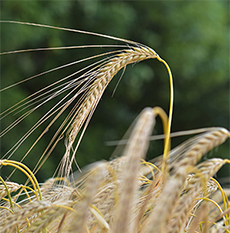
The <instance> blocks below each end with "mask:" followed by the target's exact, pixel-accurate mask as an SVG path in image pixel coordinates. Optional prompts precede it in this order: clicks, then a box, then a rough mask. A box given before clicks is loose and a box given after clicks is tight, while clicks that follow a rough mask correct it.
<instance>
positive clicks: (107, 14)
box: [1, 1, 230, 182]
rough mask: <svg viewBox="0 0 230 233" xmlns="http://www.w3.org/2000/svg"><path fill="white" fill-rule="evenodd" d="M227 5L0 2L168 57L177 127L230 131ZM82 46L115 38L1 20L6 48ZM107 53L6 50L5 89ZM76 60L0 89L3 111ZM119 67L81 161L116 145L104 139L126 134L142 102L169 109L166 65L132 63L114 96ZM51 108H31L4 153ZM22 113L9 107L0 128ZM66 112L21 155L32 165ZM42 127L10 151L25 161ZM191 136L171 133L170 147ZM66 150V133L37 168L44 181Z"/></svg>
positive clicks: (7, 12)
mask: <svg viewBox="0 0 230 233" xmlns="http://www.w3.org/2000/svg"><path fill="white" fill-rule="evenodd" d="M229 10H230V7H229V2H228V1H1V20H14V21H23V22H31V23H40V24H48V25H53V26H60V27H67V28H73V29H81V30H86V31H92V32H98V33H103V34H108V35H113V36H116V37H121V38H125V39H130V40H133V41H137V42H140V43H143V44H146V45H147V46H149V47H151V48H153V49H154V50H155V51H157V53H159V54H160V56H161V57H162V58H163V59H165V60H166V61H167V62H168V64H169V65H170V67H171V70H172V73H173V77H174V88H175V103H174V113H173V122H172V131H182V130H188V129H197V128H203V127H212V126H221V127H225V128H228V129H230V122H229V106H230V105H229V99H230V97H229V88H230V84H229V80H230V79H229V64H230V63H229V54H230V50H229V23H230V22H229V19H230V17H229V12H230V11H229ZM86 44H118V42H116V41H111V40H105V39H103V38H99V37H92V36H89V35H81V34H78V33H73V32H66V31H62V30H53V29H47V28H39V27H33V26H26V25H19V24H12V23H1V52H5V51H14V50H19V49H30V48H43V47H57V46H72V45H86ZM104 51H105V50H100V49H91V48H88V49H78V50H77V49H72V50H58V51H57V50H56V51H46V52H38V51H37V52H27V53H19V54H9V55H2V56H1V88H4V87H6V86H8V85H11V84H13V83H15V82H18V81H20V80H23V79H25V78H28V77H30V76H33V75H35V74H38V73H40V72H43V71H46V70H48V69H52V68H54V67H57V66H60V65H63V64H66V63H69V62H73V61H76V60H78V59H81V58H83V57H88V56H90V55H92V54H98V53H101V52H104ZM107 51H108V50H107ZM85 65H86V64H83V66H85ZM80 68H81V66H80V65H79V66H71V67H69V68H66V69H63V70H59V71H58V72H52V73H50V74H49V75H45V76H41V77H39V78H36V79H33V80H30V81H28V82H25V83H23V84H21V85H17V86H16V87H14V88H11V89H8V90H6V91H4V92H2V93H1V111H2V112H3V111H4V110H5V109H7V108H9V107H10V106H12V105H13V104H15V103H17V102H18V101H20V100H21V99H23V98H25V97H27V96H28V95H30V94H32V93H34V92H35V91H37V90H39V89H41V88H42V87H45V86H47V85H48V84H50V83H52V82H54V81H57V80H58V79H60V78H63V77H65V76H66V75H69V74H71V73H73V72H75V71H76V70H78V69H80ZM120 75H121V73H119V74H118V75H116V77H115V78H114V79H113V81H112V82H111V83H110V85H109V86H108V88H107V90H106V91H105V93H104V95H103V98H102V100H101V101H100V103H99V106H98V108H97V109H96V112H95V114H94V116H93V118H92V120H91V122H90V124H89V126H88V129H87V131H86V133H85V135H84V137H83V140H82V142H81V145H80V148H79V150H78V153H77V161H78V163H79V165H80V167H84V166H85V165H86V164H89V163H92V162H95V161H98V160H102V159H110V158H111V155H112V154H113V151H114V149H115V147H112V146H107V145H106V142H108V141H113V140H118V139H121V138H122V137H123V135H124V134H125V132H126V131H127V129H128V128H129V126H130V125H131V124H132V122H133V121H134V119H135V118H136V117H137V116H138V114H139V113H140V112H141V110H142V109H143V108H144V107H147V106H150V107H154V106H161V107H162V108H163V109H165V110H166V111H167V112H168V105H169V81H168V76H167V73H166V70H165V68H164V66H163V65H162V64H160V63H159V62H158V61H156V60H149V61H144V62H140V63H138V64H135V65H133V66H129V67H127V69H126V71H125V74H124V76H123V78H122V80H121V82H120V84H119V86H118V88H117V90H116V92H115V94H114V95H113V91H114V89H115V86H116V84H117V82H118V79H119V77H120ZM50 104H54V102H51V103H50ZM51 106H52V105H49V104H48V105H47V106H46V107H44V108H41V109H39V110H38V111H36V112H34V113H33V114H32V115H31V116H30V117H27V118H26V119H25V120H24V121H23V122H20V124H18V125H17V126H16V127H15V128H14V129H13V130H11V131H10V132H9V133H7V134H6V135H4V136H3V137H2V138H1V156H3V155H4V154H5V153H6V152H7V151H8V150H9V149H10V148H11V147H12V146H13V145H14V144H15V142H16V141H17V140H18V139H19V138H20V137H21V136H22V135H24V133H25V132H27V130H28V129H29V128H30V127H31V126H32V125H33V124H34V123H35V122H36V121H37V120H39V119H40V118H41V117H42V116H43V115H44V114H45V112H47V111H48V109H49V108H50V107H51ZM21 114H22V112H18V113H17V114H15V115H14V114H10V115H8V116H7V117H5V118H4V119H2V120H1V130H4V128H5V127H6V126H7V125H9V124H10V123H11V122H12V121H14V120H15V119H17V117H18V116H20V115H21ZM63 119H65V115H63V116H62V117H61V119H60V121H58V122H57V123H56V124H55V125H54V127H51V128H50V129H49V131H48V132H47V133H46V134H45V135H44V137H43V138H42V139H41V140H40V141H39V143H38V144H37V146H36V147H35V148H34V149H33V150H32V151H31V152H30V153H29V155H28V156H27V157H26V159H25V160H24V163H25V164H27V165H28V166H29V167H30V168H31V169H33V167H34V166H35V164H36V162H37V161H38V159H39V157H40V156H41V154H42V153H43V151H44V150H45V148H46V146H47V144H48V142H49V141H50V137H51V136H52V135H53V134H54V133H55V130H56V129H57V127H58V124H60V122H61V121H62V120H63ZM44 127H45V125H42V126H41V127H39V129H38V130H36V131H35V133H33V134H32V135H31V136H30V137H28V139H27V140H25V142H23V143H22V145H21V146H20V147H19V148H18V149H17V150H16V151H15V152H14V153H13V155H12V159H15V160H20V159H21V158H22V157H23V156H24V155H25V153H26V151H27V150H28V148H29V147H30V146H31V145H32V144H33V142H34V141H35V139H36V138H37V137H38V135H39V133H40V132H41V131H42V130H43V129H44ZM153 133H154V134H161V133H162V124H161V122H160V120H157V126H156V128H155V130H154V132H153ZM187 138H188V137H179V138H175V139H173V140H172V146H173V147H174V146H176V145H178V144H179V143H181V142H183V141H184V140H186V139H187ZM229 148H230V147H229V140H228V141H227V142H225V144H224V145H222V146H220V147H218V148H217V149H215V150H213V151H211V152H209V153H208V154H207V155H206V156H205V159H207V158H211V157H214V156H218V157H223V158H229V157H230V149H229ZM162 150H163V142H162V141H154V142H151V144H150V150H149V152H148V159H151V158H153V157H155V156H158V155H160V154H161V153H162ZM64 151H65V146H64V139H63V140H61V141H60V142H59V143H58V145H57V148H56V149H55V150H54V151H53V153H52V154H51V156H50V157H49V158H48V160H47V161H46V163H45V164H44V165H43V167H42V168H41V169H40V171H39V172H38V174H37V177H38V179H39V181H40V182H43V181H45V180H46V179H47V178H49V177H51V176H52V175H53V173H54V171H55V169H56V168H57V165H58V164H59V162H60V160H61V157H62V155H63V154H64ZM115 156H117V155H115ZM9 172H10V170H9V168H1V175H2V176H3V177H4V178H6V177H7V176H8V175H9ZM229 174H230V173H229V166H227V165H226V166H225V167H224V168H223V169H222V170H221V171H220V172H219V173H218V175H217V177H219V178H220V177H223V176H224V177H227V179H229ZM12 179H13V180H15V181H18V182H22V180H23V175H22V174H21V173H20V172H17V173H15V175H14V177H13V178H12ZM222 181H223V182H224V181H225V182H226V181H227V180H226V179H225V180H224V179H222ZM228 182H229V181H228Z"/></svg>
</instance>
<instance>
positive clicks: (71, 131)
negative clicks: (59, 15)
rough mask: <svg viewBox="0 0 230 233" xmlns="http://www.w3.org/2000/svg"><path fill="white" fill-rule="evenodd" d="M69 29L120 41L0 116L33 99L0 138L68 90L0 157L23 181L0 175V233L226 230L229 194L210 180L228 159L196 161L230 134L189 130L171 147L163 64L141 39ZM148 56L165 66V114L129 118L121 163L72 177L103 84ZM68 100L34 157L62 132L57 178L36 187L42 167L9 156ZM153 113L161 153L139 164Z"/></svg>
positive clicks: (49, 148) (96, 166)
mask: <svg viewBox="0 0 230 233" xmlns="http://www.w3.org/2000/svg"><path fill="white" fill-rule="evenodd" d="M11 23H12V22H11ZM17 23H18V22H17ZM21 24H22V23H21ZM30 25H34V26H43V27H51V26H47V25H35V24H30ZM52 28H55V27H52ZM59 29H60V28H59ZM61 29H62V30H70V29H65V28H61ZM72 31H76V32H78V33H79V32H80V33H86V34H92V35H96V36H103V37H106V38H108V39H115V40H117V41H120V42H124V43H125V44H126V45H123V46H120V47H119V46H117V47H119V49H120V50H116V51H112V52H107V53H104V54H100V55H96V56H93V57H91V58H92V59H93V58H95V57H97V58H98V57H100V56H105V58H104V59H101V60H100V61H99V62H94V63H92V65H90V66H87V67H86V68H85V69H83V70H81V71H79V72H78V71H77V72H76V73H75V74H74V77H75V76H76V75H77V74H79V76H78V77H77V78H73V75H70V76H68V77H66V78H65V79H63V80H61V81H60V82H63V81H65V82H64V84H60V85H59V86H57V85H58V83H55V86H52V85H51V86H49V88H48V89H44V90H42V91H40V92H37V93H35V94H33V95H31V96H30V99H29V100H28V99H26V100H25V101H27V102H23V101H21V102H19V104H18V105H15V106H14V107H13V108H9V109H8V110H6V111H4V112H3V113H2V114H1V116H2V117H5V116H7V115H8V114H11V113H12V112H14V111H16V110H18V109H19V108H20V107H24V106H26V105H28V106H30V105H31V103H32V102H35V103H36V106H35V107H33V108H32V109H30V110H29V111H28V112H26V113H25V114H23V115H22V117H20V118H19V119H17V120H16V121H15V122H13V123H12V124H11V125H10V126H9V127H8V128H6V129H5V130H3V131H2V132H1V137H2V136H4V135H5V134H6V133H7V132H8V131H9V130H11V129H13V128H14V126H15V125H16V124H18V123H20V122H21V121H22V120H23V119H24V118H25V117H27V116H28V115H30V114H32V113H33V112H34V111H35V110H36V109H38V108H39V107H40V106H41V105H43V104H45V103H46V102H48V101H49V100H51V99H53V98H55V97H56V96H57V95H60V94H63V93H64V92H66V96H65V97H64V98H63V99H62V100H61V101H59V102H58V103H57V104H56V105H55V106H54V107H53V108H52V109H50V111H49V112H48V113H46V114H45V115H44V116H43V117H42V118H41V119H40V120H39V121H38V122H37V123H36V124H35V125H34V126H33V127H32V128H31V129H30V131H29V132H27V133H26V134H25V136H24V137H22V138H21V139H20V140H19V141H18V142H16V144H15V146H14V147H13V148H12V149H11V150H9V152H8V153H7V154H6V156H7V155H8V157H7V158H6V156H5V157H4V158H2V159H1V160H0V168H2V167H3V166H10V167H13V168H15V169H17V170H19V171H21V172H22V173H24V174H25V175H26V176H27V177H28V181H27V182H26V183H25V184H24V185H22V184H18V183H15V182H13V181H9V179H7V180H4V179H3V178H2V177H0V198H1V203H0V204H1V205H0V208H1V211H0V219H1V221H0V232H9V233H12V232H23V233H26V232H47V233H48V232H51V233H54V232H60V233H61V232H79V233H84V232H85V233H89V232H90V233H96V232H101V233H106V232H108V233H138V232H139V233H152V232H157V233H164V232H170V233H177V232H178V233H179V232H188V233H192V232H202V233H204V232H230V206H229V195H230V190H228V189H223V188H222V187H221V185H220V184H219V183H218V181H217V180H216V179H215V178H213V176H214V175H215V174H216V172H217V171H219V169H220V168H221V167H222V166H223V165H224V164H225V163H230V161H229V160H228V159H220V158H213V159H209V160H205V161H203V162H199V161H200V160H201V158H202V157H203V155H205V154H206V153H207V152H208V151H210V150H212V149H213V148H214V147H216V146H219V145H221V144H222V143H223V142H224V141H225V140H226V139H227V138H228V137H230V132H229V131H228V130H226V129H224V128H208V129H202V130H197V131H194V132H196V133H199V134H198V135H197V136H194V137H192V138H190V139H189V140H187V141H185V142H184V143H182V144H181V145H179V146H177V147H176V148H174V149H172V150H171V149H170V137H171V135H172V134H171V132H170V127H171V121H172V104H173V84H172V76H171V72H170V69H169V67H168V65H167V63H166V62H165V61H163V60H162V59H161V58H160V56H159V55H158V54H157V53H156V52H155V51H154V50H152V49H151V48H148V47H147V46H144V45H141V44H139V43H135V42H132V41H127V40H123V39H119V38H115V37H111V36H105V35H100V34H95V33H88V32H82V31H78V30H72ZM127 44H128V45H127ZM85 47H87V46H85ZM88 47H90V46H88ZM124 47H125V48H124ZM14 52H20V51H14ZM2 54H5V53H2ZM91 58H87V59H88V60H89V59H91ZM152 58H154V59H155V58H156V59H158V60H159V61H161V62H163V63H164V64H165V66H166V67H167V70H168V72H169V77H170V90H171V93H170V96H171V98H170V109H169V116H167V114H166V113H165V112H164V111H163V110H162V109H161V108H160V107H153V108H150V107H149V108H145V109H144V110H143V111H142V112H141V113H140V115H139V117H138V118H137V120H136V121H135V124H134V126H133V128H132V132H131V134H130V136H129V138H128V140H127V142H126V144H125V146H124V149H123V151H122V156H121V157H119V158H116V159H114V160H112V161H108V162H107V161H100V162H96V163H94V164H93V165H91V166H88V167H87V168H86V169H83V172H75V173H72V165H73V163H74V162H75V157H76V156H75V155H76V151H77V148H78V145H79V143H80V141H81V138H82V135H83V134H84V132H85V130H86V127H87V125H88V123H89V120H90V119H91V117H92V114H93V112H94V110H95V108H96V106H97V104H98V102H99V100H100V99H101V96H102V94H103V92H104V91H105V89H106V87H107V85H108V84H109V82H110V81H111V79H112V78H113V77H114V76H115V75H116V74H117V73H118V71H119V70H121V69H122V68H125V67H126V66H127V65H128V64H131V63H137V62H139V61H143V60H145V59H152ZM87 59H83V60H87ZM83 60H82V61H83ZM77 62H80V61H77ZM77 62H76V63H77ZM51 71H52V70H51ZM82 71H83V74H81V72H82ZM43 73H45V72H43ZM43 73H42V74H43ZM68 79H69V81H66V80H68ZM67 91H68V92H67ZM76 100H77V103H76V104H75V105H74V107H73V109H72V110H71V111H70V113H69V114H68V116H67V117H66V120H65V121H64V122H63V124H62V125H61V126H60V127H59V128H58V129H57V133H56V134H55V135H54V136H53V138H52V140H51V142H50V143H49V145H48V146H47V149H46V150H45V152H44V154H43V155H41V157H42V158H43V157H44V158H46V157H47V156H49V155H50V154H51V152H52V150H53V148H54V147H55V146H56V144H57V142H58V141H59V140H60V139H61V138H62V137H63V135H66V152H65V154H64V155H63V159H62V165H61V166H60V169H59V173H58V174H59V175H57V176H54V177H52V178H50V179H48V180H47V181H46V182H45V183H43V184H39V182H38V181H37V179H36V177H35V174H36V171H37V170H38V169H39V168H40V166H41V165H42V162H41V161H39V162H40V164H39V165H38V166H37V167H36V169H35V170H34V171H33V172H32V171H31V170H30V169H29V168H28V167H27V166H26V165H25V164H24V163H22V161H20V162H19V161H14V160H12V159H10V158H9V157H10V156H11V155H12V154H13V153H15V151H17V148H18V147H19V146H20V145H21V144H22V143H26V139H27V137H28V136H29V135H30V134H31V133H32V132H33V131H34V130H35V129H36V128H37V127H39V126H40V125H42V124H43V123H44V122H46V120H47V119H50V118H51V117H53V119H52V120H51V121H49V122H50V123H49V124H48V126H47V127H46V128H45V129H44V131H43V133H42V134H41V136H40V137H39V138H38V140H39V139H40V138H41V137H42V136H43V134H44V133H46V132H47V129H49V127H50V126H51V125H52V124H53V123H54V122H55V121H56V119H57V118H58V117H59V116H60V115H61V114H62V113H63V112H64V111H65V110H66V109H67V107H68V106H70V104H72V103H73V102H74V101H76ZM39 101H40V102H39ZM157 116H160V118H161V119H162V122H163V126H164V133H165V143H164V154H163V155H162V156H159V157H157V158H156V159H154V160H152V161H146V160H145V157H146V153H147V150H148V147H149V141H150V137H151V134H152V132H153V128H154V126H155V119H156V117H157ZM81 129H82V131H81V132H82V133H81V135H80V136H79V131H80V130H81ZM78 136H79V137H78ZM76 138H78V141H76ZM38 140H37V141H36V142H35V144H36V143H37V142H38ZM32 149H33V146H32V147H30V148H29V149H28V152H27V153H26V155H28V154H29V153H32V152H33V150H32ZM26 155H25V156H26ZM25 156H24V157H25Z"/></svg>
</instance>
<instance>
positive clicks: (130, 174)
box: [111, 108, 154, 233]
mask: <svg viewBox="0 0 230 233" xmlns="http://www.w3.org/2000/svg"><path fill="white" fill-rule="evenodd" d="M153 124H154V113H153V110H152V109H151V108H146V109H144V110H143V112H142V113H141V115H140V117H139V119H138V122H137V123H136V125H135V128H134V130H133V132H132V135H131V137H130V139H129V141H128V145H127V146H126V148H125V151H124V156H125V157H126V162H125V163H124V164H123V169H122V170H123V172H122V177H123V180H122V183H121V185H120V191H119V193H120V200H119V203H118V206H117V212H116V215H115V220H114V223H113V227H112V230H111V232H112V233H119V232H133V230H132V229H130V228H132V227H134V226H129V225H130V223H131V218H132V215H133V213H132V212H133V208H134V206H135V202H134V196H135V195H136V194H135V191H136V190H137V181H138V173H139V166H140V159H141V158H144V156H145V154H146V150H147V148H148V143H149V136H150V134H151V132H152V129H153Z"/></svg>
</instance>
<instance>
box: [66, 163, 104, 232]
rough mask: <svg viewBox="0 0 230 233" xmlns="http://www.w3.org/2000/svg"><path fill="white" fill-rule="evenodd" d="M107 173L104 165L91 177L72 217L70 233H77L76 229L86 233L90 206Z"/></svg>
mask: <svg viewBox="0 0 230 233" xmlns="http://www.w3.org/2000/svg"><path fill="white" fill-rule="evenodd" d="M105 171H106V170H105V165H104V164H103V163H102V164H100V165H99V166H98V167H97V168H96V169H95V170H94V171H93V173H92V174H91V176H90V177H89V180H88V181H87V184H86V188H85V190H84V192H83V193H82V195H81V196H82V197H81V199H80V200H79V202H78V203H77V204H76V208H75V209H76V212H75V213H74V214H73V215H72V221H71V225H70V229H69V232H73V233H74V232H76V229H77V230H78V232H79V233H84V232H86V226H87V221H88V220H89V210H90V205H91V204H92V202H93V199H94V198H95V195H96V193H97V190H98V186H99V184H100V183H101V182H102V180H103V179H104V175H105Z"/></svg>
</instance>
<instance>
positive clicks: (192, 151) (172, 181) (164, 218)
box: [145, 128, 229, 233]
mask: <svg viewBox="0 0 230 233" xmlns="http://www.w3.org/2000/svg"><path fill="white" fill-rule="evenodd" d="M228 137H229V132H228V131H227V130H226V129H222V128H220V129H217V130H214V131H213V132H208V133H206V134H204V135H203V137H201V138H200V139H199V140H197V143H196V144H195V145H193V146H191V148H189V150H188V151H185V152H184V154H185V156H184V158H183V159H182V160H181V161H179V162H178V163H177V164H175V167H174V171H173V173H174V175H173V176H172V177H170V178H169V180H168V181H167V183H166V185H165V187H164V189H163V192H162V195H161V198H160V199H159V200H158V203H157V204H156V206H155V207H154V208H153V210H152V213H151V214H150V217H149V219H148V225H147V227H146V230H145V233H151V232H152V229H155V230H156V232H159V233H162V232H164V231H165V230H166V229H165V227H166V223H167V222H168V221H169V218H170V215H171V212H172V210H173V208H174V206H175V205H176V203H177V202H178V198H179V195H180V193H181V191H182V189H183V187H184V182H185V180H186V177H187V174H188V168H189V167H191V166H194V165H195V164H196V163H197V161H199V160H200V158H201V157H202V156H203V155H204V154H206V153H207V152H208V151H209V150H211V149H213V148H214V147H216V146H218V145H220V144H222V143H223V142H224V141H225V140H226V139H227V138H228ZM158 216H161V218H160V219H159V218H158Z"/></svg>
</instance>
